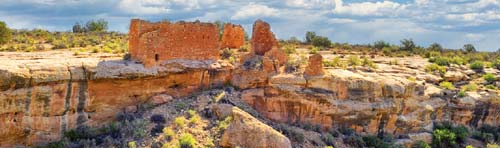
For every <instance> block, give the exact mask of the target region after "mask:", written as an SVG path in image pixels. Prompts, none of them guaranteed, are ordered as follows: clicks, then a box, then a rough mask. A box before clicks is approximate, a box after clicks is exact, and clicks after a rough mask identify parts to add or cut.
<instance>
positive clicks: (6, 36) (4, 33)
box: [0, 21, 12, 45]
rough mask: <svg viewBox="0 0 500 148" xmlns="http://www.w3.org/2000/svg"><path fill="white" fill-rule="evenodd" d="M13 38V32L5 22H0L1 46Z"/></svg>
mask: <svg viewBox="0 0 500 148" xmlns="http://www.w3.org/2000/svg"><path fill="white" fill-rule="evenodd" d="M11 38H12V32H11V31H10V29H9V28H8V27H7V24H5V22H2V21H0V45H2V44H5V43H7V42H9V41H10V39H11Z"/></svg>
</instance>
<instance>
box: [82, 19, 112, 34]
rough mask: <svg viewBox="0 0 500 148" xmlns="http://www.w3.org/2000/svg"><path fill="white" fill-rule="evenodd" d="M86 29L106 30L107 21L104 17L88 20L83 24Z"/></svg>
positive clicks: (93, 30)
mask: <svg viewBox="0 0 500 148" xmlns="http://www.w3.org/2000/svg"><path fill="white" fill-rule="evenodd" d="M85 27H86V30H87V31H90V32H106V30H108V22H107V21H106V20H104V19H98V20H90V21H88V22H87V24H85Z"/></svg>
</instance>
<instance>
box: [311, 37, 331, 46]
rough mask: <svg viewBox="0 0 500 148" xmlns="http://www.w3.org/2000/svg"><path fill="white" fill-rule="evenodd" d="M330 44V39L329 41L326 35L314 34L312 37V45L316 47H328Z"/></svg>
mask: <svg viewBox="0 0 500 148" xmlns="http://www.w3.org/2000/svg"><path fill="white" fill-rule="evenodd" d="M331 44H332V41H330V39H328V38H327V37H323V36H315V37H314V38H313V39H312V45H313V46H316V47H322V48H329V47H330V45H331Z"/></svg>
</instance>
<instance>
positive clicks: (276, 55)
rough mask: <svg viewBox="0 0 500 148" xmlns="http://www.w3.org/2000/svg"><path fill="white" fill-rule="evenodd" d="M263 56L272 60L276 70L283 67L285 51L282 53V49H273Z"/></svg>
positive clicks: (285, 59) (285, 56) (285, 57)
mask: <svg viewBox="0 0 500 148" xmlns="http://www.w3.org/2000/svg"><path fill="white" fill-rule="evenodd" d="M264 56H266V57H269V58H270V59H272V60H273V61H274V63H275V66H276V67H277V68H278V67H281V66H283V65H285V63H286V61H287V55H286V53H285V51H283V50H282V49H280V48H279V47H276V46H275V47H273V48H272V49H271V50H270V51H268V52H266V53H265V54H264Z"/></svg>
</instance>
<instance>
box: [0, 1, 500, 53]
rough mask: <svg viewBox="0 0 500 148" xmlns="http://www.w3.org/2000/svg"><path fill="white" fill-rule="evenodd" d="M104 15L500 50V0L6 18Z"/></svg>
mask: <svg viewBox="0 0 500 148" xmlns="http://www.w3.org/2000/svg"><path fill="white" fill-rule="evenodd" d="M97 18H104V19H106V20H108V21H109V23H110V24H109V28H110V30H113V31H120V32H128V25H129V21H130V19H131V18H142V19H147V20H152V21H158V20H162V19H169V20H174V21H176V20H201V21H215V20H221V21H224V22H232V23H237V24H242V25H243V26H244V27H245V29H246V31H247V32H251V25H252V23H253V21H255V20H256V19H258V18H261V19H263V20H265V21H267V22H269V23H270V24H271V26H272V30H273V31H274V32H275V34H276V35H277V36H278V38H280V39H288V38H290V37H292V36H295V37H298V38H300V39H302V38H304V34H305V32H306V31H315V32H316V33H317V34H319V35H323V36H327V37H329V38H330V39H331V40H332V41H334V42H341V43H344V42H349V43H354V44H356V43H360V44H364V43H372V42H374V41H377V40H385V41H388V42H391V43H394V44H399V40H401V39H403V38H412V39H413V40H414V41H415V42H416V43H417V44H419V45H421V46H424V47H426V46H428V45H429V44H431V43H433V42H438V43H441V44H442V45H444V46H445V47H446V48H461V47H462V46H463V45H464V44H467V43H471V44H473V45H475V46H476V48H478V49H479V50H482V51H496V50H497V49H499V48H500V0H392V1H390V0H385V1H383V0H255V1H247V0H0V20H1V21H5V22H6V23H7V24H8V25H9V27H11V28H17V29H22V28H25V29H26V28H27V29H31V28H45V29H48V30H58V31H66V30H70V28H71V26H72V25H73V24H74V23H75V22H85V21H87V20H90V19H97Z"/></svg>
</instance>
